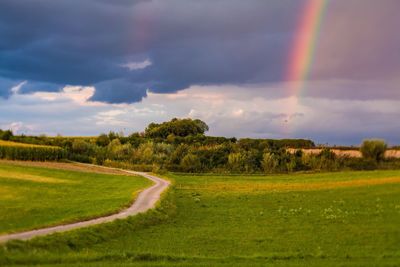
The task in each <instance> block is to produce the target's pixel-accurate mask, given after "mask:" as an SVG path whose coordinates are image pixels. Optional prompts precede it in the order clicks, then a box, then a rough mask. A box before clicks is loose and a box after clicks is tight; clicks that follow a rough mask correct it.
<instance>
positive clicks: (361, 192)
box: [0, 171, 400, 266]
mask: <svg viewBox="0 0 400 267" xmlns="http://www.w3.org/2000/svg"><path fill="white" fill-rule="evenodd" d="M169 177H170V178H171V179H173V180H175V186H174V188H173V189H172V190H171V191H170V193H169V194H168V195H167V196H166V197H165V199H164V200H163V202H162V204H161V206H160V207H159V208H158V209H157V211H153V212H149V213H148V214H146V215H141V216H138V217H134V218H131V219H128V220H125V221H121V222H115V223H112V224H109V225H102V226H96V227H93V228H92V229H81V230H78V231H74V232H72V233H63V234H60V235H57V236H54V237H47V238H40V239H37V240H36V241H31V242H28V243H25V244H21V243H19V242H15V243H11V244H9V245H8V248H7V251H1V250H0V265H1V263H3V264H11V263H19V264H28V263H36V264H39V265H43V264H45V263H47V264H49V266H50V265H51V264H54V265H57V266H70V265H71V264H77V266H232V265H242V266H266V265H267V266H269V265H273V266H338V265H339V266H343V265H346V266H399V265H400V227H399V225H400V181H399V177H400V171H374V172H341V173H324V174H294V175H273V176H235V175H231V176H208V175H178V174H175V175H170V176H169ZM1 259H3V260H1ZM62 264H64V265H62ZM46 266H47V265H46Z"/></svg>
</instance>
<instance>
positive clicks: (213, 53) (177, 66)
mask: <svg viewBox="0 0 400 267" xmlns="http://www.w3.org/2000/svg"><path fill="white" fill-rule="evenodd" d="M300 5H301V2H300V1H299V3H296V4H293V2H292V1H290V0H283V1H282V0H275V1H257V0H253V1H250V2H247V1H246V3H244V2H243V1H239V0H234V1H231V0H229V1H228V0H221V1H201V2H199V1H181V0H172V1H156V0H155V1H112V2H110V1H104V0H90V1H76V0H72V1H51V0H39V1H29V0H27V1H24V2H18V1H13V0H4V1H1V3H0V76H3V77H7V78H8V79H11V80H13V79H14V80H27V81H28V84H31V85H30V86H31V88H29V89H24V92H29V91H34V90H35V89H34V88H40V90H48V91H53V90H58V88H59V87H61V86H63V85H66V84H68V85H84V86H87V85H95V86H96V89H97V92H96V95H95V96H94V97H93V99H95V100H100V101H105V102H118V103H119V102H135V101H139V100H140V99H141V98H142V97H144V96H145V95H146V90H147V89H150V90H152V91H154V92H173V91H177V90H181V89H184V88H187V87H188V86H190V85H193V84H223V83H248V82H260V81H261V82H263V81H269V80H279V79H280V78H281V77H280V76H281V75H282V68H283V65H282V63H283V62H284V61H285V56H286V50H287V49H288V45H289V42H288V41H289V40H290V36H291V32H292V30H293V27H292V25H293V23H294V21H295V20H296V14H297V10H298V7H299V6H300ZM146 58H148V59H149V60H150V61H151V62H152V66H151V67H149V68H146V69H143V70H140V71H135V70H132V71H129V70H128V69H127V68H124V67H121V65H122V64H124V63H127V62H129V61H135V60H138V61H141V60H143V59H146ZM43 84H49V85H52V86H49V87H47V88H43V86H42V85H43ZM2 88H4V86H2ZM3 91H5V90H3ZM3 95H4V94H3Z"/></svg>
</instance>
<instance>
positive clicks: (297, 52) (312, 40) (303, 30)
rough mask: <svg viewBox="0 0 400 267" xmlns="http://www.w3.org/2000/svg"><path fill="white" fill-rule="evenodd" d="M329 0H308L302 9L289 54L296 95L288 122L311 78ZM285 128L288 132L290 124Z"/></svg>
mask: <svg viewBox="0 0 400 267" xmlns="http://www.w3.org/2000/svg"><path fill="white" fill-rule="evenodd" d="M328 2H329V0H307V2H306V4H305V6H304V9H303V10H302V11H301V16H300V20H299V22H298V24H297V25H299V26H298V29H297V31H296V36H295V39H294V42H293V47H292V50H291V52H290V54H289V66H288V71H287V74H286V80H287V81H289V82H291V87H290V90H291V91H292V95H294V98H293V99H292V100H291V101H290V102H291V103H290V104H289V105H288V106H289V109H288V110H287V112H288V114H289V115H288V119H287V120H286V121H285V122H286V124H288V123H289V122H290V116H291V115H293V113H294V112H295V111H296V109H297V107H298V104H299V98H300V96H301V93H302V91H303V90H304V88H305V84H306V82H307V80H308V79H309V75H310V72H311V68H312V65H313V62H314V57H315V51H316V48H317V45H318V39H319V34H320V30H321V25H322V22H323V19H324V16H325V14H326V9H327V6H328ZM285 128H286V129H285V131H286V133H287V134H288V133H289V129H288V126H286V127H285Z"/></svg>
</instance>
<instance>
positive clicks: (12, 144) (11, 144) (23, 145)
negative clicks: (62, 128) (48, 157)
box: [0, 140, 59, 148]
mask: <svg viewBox="0 0 400 267" xmlns="http://www.w3.org/2000/svg"><path fill="white" fill-rule="evenodd" d="M0 146H11V147H41V148H43V147H45V148H59V147H57V146H42V145H33V144H24V143H17V142H12V141H4V140H0Z"/></svg>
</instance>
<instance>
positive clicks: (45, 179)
mask: <svg viewBox="0 0 400 267" xmlns="http://www.w3.org/2000/svg"><path fill="white" fill-rule="evenodd" d="M47 165H48V166H49V167H51V166H52V164H51V163H48V164H47ZM55 166H56V165H55ZM150 184H151V183H150V182H149V181H148V180H147V179H145V178H142V177H134V176H124V175H109V174H99V173H89V172H78V171H68V170H57V169H52V168H40V167H31V166H24V165H16V164H12V163H7V162H0V218H1V220H0V233H10V232H19V231H21V230H28V229H34V228H40V227H43V226H48V225H56V224H61V223H67V222H72V221H78V220H82V219H87V218H91V217H97V216H100V215H104V214H109V213H113V212H115V211H117V210H119V209H121V208H122V207H125V206H127V205H129V204H130V203H131V202H132V201H133V199H134V197H135V195H136V194H137V192H138V191H139V190H141V189H143V188H145V187H147V186H149V185H150Z"/></svg>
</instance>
